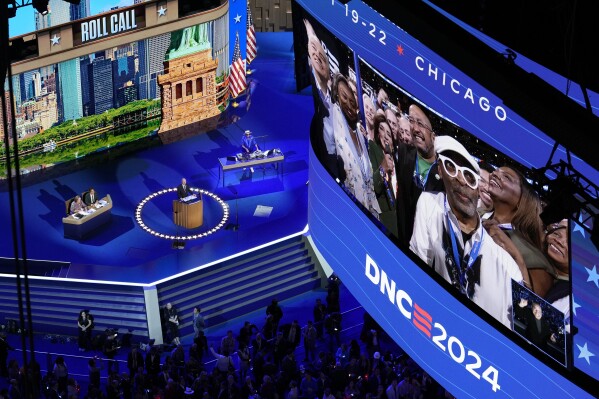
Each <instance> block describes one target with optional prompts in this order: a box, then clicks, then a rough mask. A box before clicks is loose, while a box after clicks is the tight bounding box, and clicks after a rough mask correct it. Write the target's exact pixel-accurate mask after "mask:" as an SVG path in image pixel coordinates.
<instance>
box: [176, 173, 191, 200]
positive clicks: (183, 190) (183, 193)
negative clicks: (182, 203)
mask: <svg viewBox="0 0 599 399" xmlns="http://www.w3.org/2000/svg"><path fill="white" fill-rule="evenodd" d="M191 194H193V193H192V192H191V189H190V187H189V185H188V184H187V179H185V178H182V179H181V184H179V186H177V196H178V197H179V199H182V198H185V197H189V196H190V195H191Z"/></svg>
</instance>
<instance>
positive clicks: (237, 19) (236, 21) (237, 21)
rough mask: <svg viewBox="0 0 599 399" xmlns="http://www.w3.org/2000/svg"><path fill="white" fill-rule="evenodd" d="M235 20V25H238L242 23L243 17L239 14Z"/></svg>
mask: <svg viewBox="0 0 599 399" xmlns="http://www.w3.org/2000/svg"><path fill="white" fill-rule="evenodd" d="M233 19H234V20H235V23H236V24H238V23H240V22H241V15H239V14H237V15H236V16H235V18H233Z"/></svg>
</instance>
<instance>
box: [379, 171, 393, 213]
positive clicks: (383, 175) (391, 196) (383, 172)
mask: <svg viewBox="0 0 599 399" xmlns="http://www.w3.org/2000/svg"><path fill="white" fill-rule="evenodd" d="M379 171H380V172H381V177H382V178H383V183H385V190H386V191H387V198H389V202H390V203H391V208H393V207H395V200H394V199H393V195H392V194H391V187H389V182H388V181H387V179H386V178H385V171H384V170H383V167H382V166H379Z"/></svg>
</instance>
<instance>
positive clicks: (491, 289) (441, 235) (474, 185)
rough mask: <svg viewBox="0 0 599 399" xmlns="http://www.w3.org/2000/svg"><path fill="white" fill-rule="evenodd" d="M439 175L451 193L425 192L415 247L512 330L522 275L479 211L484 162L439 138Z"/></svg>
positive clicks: (416, 223)
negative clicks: (514, 295)
mask: <svg viewBox="0 0 599 399" xmlns="http://www.w3.org/2000/svg"><path fill="white" fill-rule="evenodd" d="M435 152H436V153H437V157H438V159H439V165H440V166H439V168H438V173H439V175H440V177H441V178H442V180H443V182H444V185H445V188H446V193H445V192H440V193H422V195H420V199H419V200H418V206H417V209H416V217H415V221H414V233H413V235H412V239H411V240H410V249H411V250H412V251H413V252H414V253H415V254H416V255H418V256H419V257H420V259H422V260H423V261H424V262H426V263H427V264H428V265H429V266H432V267H434V269H435V271H436V272H437V273H439V274H440V275H441V276H443V278H444V279H445V280H446V281H447V282H449V283H450V284H451V285H452V286H453V287H454V288H455V289H456V290H457V291H458V292H460V293H462V294H464V295H466V296H467V297H468V298H469V299H471V300H472V301H474V302H475V303H476V304H477V305H478V306H480V307H481V308H483V309H484V310H485V311H487V312H488V313H489V314H490V315H492V316H493V317H495V318H496V319H497V320H499V321H500V322H501V323H503V324H504V325H506V326H507V327H511V324H510V318H509V314H510V312H509V310H510V307H511V304H512V279H514V280H516V281H517V282H522V273H521V271H520V269H519V267H518V265H517V264H516V262H514V260H513V259H512V258H511V257H510V255H509V254H508V253H507V252H506V251H504V250H503V249H502V248H501V247H500V246H499V245H497V244H495V242H494V241H493V240H489V239H488V238H486V237H485V229H484V228H483V226H482V223H481V220H480V217H479V215H478V213H477V211H476V205H477V201H478V180H479V175H478V171H479V167H478V163H477V162H476V161H475V160H474V159H473V158H472V157H471V155H470V154H469V153H468V151H467V150H466V149H465V148H464V146H463V145H462V144H460V143H459V142H458V141H457V140H455V139H454V138H452V137H449V136H439V137H437V139H436V140H435Z"/></svg>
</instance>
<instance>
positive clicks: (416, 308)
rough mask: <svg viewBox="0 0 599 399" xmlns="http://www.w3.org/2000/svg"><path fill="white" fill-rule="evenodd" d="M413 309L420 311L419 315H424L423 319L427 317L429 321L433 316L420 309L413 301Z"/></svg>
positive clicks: (431, 320)
mask: <svg viewBox="0 0 599 399" xmlns="http://www.w3.org/2000/svg"><path fill="white" fill-rule="evenodd" d="M414 310H415V311H417V312H418V313H420V315H421V316H422V317H424V318H425V319H427V320H428V321H429V322H431V323H432V322H433V317H432V316H431V315H430V314H429V313H428V312H427V311H426V310H424V309H422V308H421V307H420V306H418V304H417V303H414Z"/></svg>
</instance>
